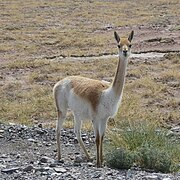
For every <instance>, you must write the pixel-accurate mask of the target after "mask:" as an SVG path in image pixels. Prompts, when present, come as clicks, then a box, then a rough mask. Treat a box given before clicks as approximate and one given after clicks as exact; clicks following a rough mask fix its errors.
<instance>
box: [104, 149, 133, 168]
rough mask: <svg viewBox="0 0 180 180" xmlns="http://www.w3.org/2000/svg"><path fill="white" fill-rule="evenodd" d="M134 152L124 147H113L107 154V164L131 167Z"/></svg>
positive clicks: (114, 166)
mask: <svg viewBox="0 0 180 180" xmlns="http://www.w3.org/2000/svg"><path fill="white" fill-rule="evenodd" d="M134 158H135V156H134V154H133V153H132V152H131V151H126V150H124V149H122V148H117V149H113V150H112V151H111V152H109V153H108V154H107V156H106V161H107V166H109V167H113V168H117V169H129V168H130V167H132V166H133V163H134Z"/></svg>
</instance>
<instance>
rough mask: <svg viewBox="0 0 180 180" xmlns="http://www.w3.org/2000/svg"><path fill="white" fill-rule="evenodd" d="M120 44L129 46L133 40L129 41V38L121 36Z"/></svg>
mask: <svg viewBox="0 0 180 180" xmlns="http://www.w3.org/2000/svg"><path fill="white" fill-rule="evenodd" d="M119 44H120V46H124V45H126V46H129V45H130V44H131V42H129V41H128V39H127V38H121V40H120V42H119Z"/></svg>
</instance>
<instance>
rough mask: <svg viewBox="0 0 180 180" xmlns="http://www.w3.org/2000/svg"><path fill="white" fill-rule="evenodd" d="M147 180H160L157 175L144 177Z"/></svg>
mask: <svg viewBox="0 0 180 180" xmlns="http://www.w3.org/2000/svg"><path fill="white" fill-rule="evenodd" d="M144 179H145V180H158V179H159V178H158V176H157V175H153V174H152V175H148V176H145V177H144Z"/></svg>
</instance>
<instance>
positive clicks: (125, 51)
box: [114, 31, 134, 58]
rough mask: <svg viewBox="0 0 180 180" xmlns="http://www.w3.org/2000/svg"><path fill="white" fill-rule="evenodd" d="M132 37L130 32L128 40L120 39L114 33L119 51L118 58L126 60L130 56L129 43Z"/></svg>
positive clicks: (132, 33) (132, 32) (132, 34)
mask: <svg viewBox="0 0 180 180" xmlns="http://www.w3.org/2000/svg"><path fill="white" fill-rule="evenodd" d="M133 36H134V31H131V33H130V35H129V37H128V38H124V37H122V38H120V37H119V35H118V34H117V33H116V31H115V32H114V37H115V39H116V41H117V43H118V49H119V56H120V57H121V58H127V57H129V56H130V53H131V46H132V45H131V41H132V38H133Z"/></svg>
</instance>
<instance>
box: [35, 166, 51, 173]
mask: <svg viewBox="0 0 180 180" xmlns="http://www.w3.org/2000/svg"><path fill="white" fill-rule="evenodd" d="M34 169H35V171H36V172H37V171H39V172H44V171H49V170H50V167H37V168H34Z"/></svg>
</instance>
